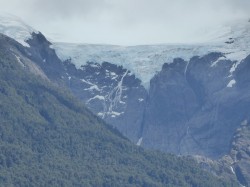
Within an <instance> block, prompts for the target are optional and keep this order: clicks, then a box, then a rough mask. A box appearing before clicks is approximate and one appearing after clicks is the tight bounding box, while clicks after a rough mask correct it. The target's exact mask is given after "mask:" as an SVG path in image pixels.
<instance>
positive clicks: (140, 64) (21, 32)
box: [0, 14, 250, 88]
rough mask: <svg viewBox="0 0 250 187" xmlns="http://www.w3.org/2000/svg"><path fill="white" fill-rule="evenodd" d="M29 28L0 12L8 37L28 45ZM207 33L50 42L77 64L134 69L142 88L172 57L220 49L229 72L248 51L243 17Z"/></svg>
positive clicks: (249, 32)
mask: <svg viewBox="0 0 250 187" xmlns="http://www.w3.org/2000/svg"><path fill="white" fill-rule="evenodd" d="M32 32H37V31H36V30H35V29H33V28H32V27H30V26H28V25H27V24H25V23H24V22H23V21H22V20H21V19H19V18H18V17H15V16H13V15H8V14H2V15H1V14H0V33H3V34H5V35H7V36H9V37H12V38H13V39H15V40H17V41H18V42H19V43H21V44H22V45H23V46H26V47H29V44H28V43H27V42H26V40H27V39H29V38H30V37H31V33H32ZM208 35H209V37H208V38H210V39H211V40H209V41H208V42H206V43H199V44H166V45H141V46H114V45H93V44H70V43H54V44H53V48H54V49H55V50H56V53H57V54H58V56H59V57H60V58H61V59H62V60H67V59H71V61H72V62H73V63H74V64H75V65H76V67H77V68H81V66H82V65H85V64H86V63H87V62H89V61H91V62H94V63H95V62H97V63H102V62H104V61H106V62H110V63H113V64H116V65H122V66H123V67H124V68H126V69H128V70H130V71H131V72H132V73H134V74H135V75H136V77H138V78H139V79H140V80H141V81H142V85H143V86H144V87H145V88H149V82H150V80H151V79H152V77H153V76H154V75H155V74H156V72H158V71H160V70H161V67H162V65H163V64H164V63H171V62H173V59H174V58H183V59H184V60H185V61H188V60H189V59H190V58H192V57H193V56H204V55H206V54H208V53H210V52H222V53H224V54H225V58H224V59H226V58H228V59H230V60H233V61H237V62H236V63H235V64H234V66H233V67H232V69H231V71H230V73H232V72H233V71H234V70H235V69H236V68H237V65H238V64H239V63H240V61H241V60H242V59H244V58H245V57H246V56H247V55H249V54H250V22H249V21H247V20H239V21H234V22H233V23H229V24H226V25H224V26H219V27H218V28H217V29H214V30H213V32H212V33H208ZM219 60H223V59H219ZM219 60H218V62H219ZM218 62H215V63H214V64H213V66H212V67H214V66H216V65H217V63H218Z"/></svg>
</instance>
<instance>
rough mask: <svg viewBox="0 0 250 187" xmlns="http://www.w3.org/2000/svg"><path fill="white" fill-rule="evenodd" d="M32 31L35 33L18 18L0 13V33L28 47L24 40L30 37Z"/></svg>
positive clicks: (33, 30)
mask: <svg viewBox="0 0 250 187" xmlns="http://www.w3.org/2000/svg"><path fill="white" fill-rule="evenodd" d="M32 32H35V33H37V31H36V30H35V29H33V28H32V27H30V26H28V25H27V24H25V23H24V22H23V21H22V20H21V19H20V18H18V17H16V16H14V15H10V14H0V33H2V34H5V35H7V36H9V37H11V38H13V39H15V40H16V41H18V42H19V43H21V44H22V45H23V46H25V47H29V44H28V43H27V42H26V41H27V40H28V39H29V38H31V33H32Z"/></svg>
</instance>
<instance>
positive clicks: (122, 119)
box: [0, 21, 250, 186]
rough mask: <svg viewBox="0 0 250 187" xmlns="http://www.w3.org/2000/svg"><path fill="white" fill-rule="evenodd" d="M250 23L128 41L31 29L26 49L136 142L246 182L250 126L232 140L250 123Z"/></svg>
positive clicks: (51, 75)
mask: <svg viewBox="0 0 250 187" xmlns="http://www.w3.org/2000/svg"><path fill="white" fill-rule="evenodd" d="M3 25H4V24H3ZM0 28H1V27H0ZM4 28H5V29H4V30H3V31H4V33H5V34H6V33H7V34H8V32H7V31H8V27H4ZM22 29H24V30H25V27H24V26H22V27H20V29H18V31H20V32H21V31H22ZM249 29H250V23H249V22H247V21H239V22H237V23H233V24H232V25H230V26H226V27H223V29H219V32H215V33H216V35H217V36H218V37H217V38H216V37H214V38H215V39H214V40H212V41H211V42H209V43H204V44H189V45H183V44H175V45H158V46H130V47H122V46H111V45H88V44H65V43H50V42H49V41H47V39H46V38H45V37H44V36H43V35H42V34H41V33H37V32H36V31H35V30H34V31H35V32H32V33H29V34H28V35H27V36H26V37H25V39H24V40H23V42H26V43H27V45H28V46H24V49H23V50H24V52H22V53H25V54H27V56H28V58H29V59H30V60H31V61H33V62H34V63H35V64H36V67H37V69H38V70H39V71H38V72H40V74H42V76H44V77H46V78H47V79H48V80H50V81H51V82H53V83H54V84H57V85H58V86H60V87H67V88H69V89H70V90H71V92H72V93H73V94H74V95H75V96H76V97H77V98H79V99H80V100H81V101H82V102H83V103H84V104H85V105H86V106H87V107H88V108H89V109H90V110H91V111H92V112H94V113H95V114H96V115H97V116H99V117H100V118H102V119H103V120H105V121H106V122H107V123H109V124H111V125H113V126H114V127H116V128H117V129H118V130H119V131H120V132H121V133H122V134H123V135H125V136H126V137H128V138H129V139H130V140H131V141H133V142H134V144H137V145H141V146H143V147H146V148H150V149H157V150H161V151H165V152H170V153H174V154H178V155H193V156H194V155H195V156H196V155H200V156H202V157H204V158H205V160H206V159H209V160H210V159H212V161H211V162H212V163H213V164H212V167H213V166H216V167H217V166H218V168H219V169H218V170H219V171H218V172H217V171H216V173H220V169H221V168H222V166H223V165H225V166H226V170H228V173H230V174H231V175H233V176H234V177H237V179H238V181H239V182H240V183H241V184H242V185H244V186H248V185H249V184H250V181H249V176H248V175H249V174H248V173H249V172H247V171H249V170H248V169H249V168H248V164H245V163H247V162H248V156H249V152H248V151H246V148H247V147H248V146H249V142H250V140H249V136H248V131H246V134H244V138H242V139H243V140H244V144H241V143H237V145H239V146H237V149H236V148H235V146H234V142H235V141H236V139H235V136H236V134H237V132H238V129H239V128H241V124H242V123H243V122H245V121H246V122H247V123H246V124H248V121H249V111H250V110H249V106H248V103H249V98H250V97H249V90H250V89H249V63H250V62H249V59H250V57H249V56H248V55H250V51H249V49H250V48H249V47H250V46H249V45H250V44H249V38H250V37H249V33H250V32H249ZM22 33H23V31H22ZM26 33H27V32H26ZM17 35H18V34H17ZM12 37H13V38H15V36H12ZM58 56H59V58H58ZM20 59H21V60H22V58H20ZM33 71H34V70H33ZM242 139H240V140H242ZM237 142H238V140H237ZM241 145H242V146H241ZM243 145H244V146H243ZM235 151H237V152H240V154H243V153H244V154H243V155H244V157H238V158H239V159H235V154H233V153H232V152H235ZM242 151H243V152H242ZM247 155H248V156H247ZM196 157H197V156H196ZM201 160H203V159H201ZM209 162H210V161H209ZM242 163H243V164H242ZM204 164H205V165H207V164H208V163H206V162H203V161H202V162H201V165H204ZM223 167H224V166H223ZM209 168H210V169H209V170H213V169H214V168H212V169H211V167H210V166H209ZM212 172H214V171H212Z"/></svg>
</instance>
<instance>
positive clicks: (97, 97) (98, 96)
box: [86, 95, 105, 103]
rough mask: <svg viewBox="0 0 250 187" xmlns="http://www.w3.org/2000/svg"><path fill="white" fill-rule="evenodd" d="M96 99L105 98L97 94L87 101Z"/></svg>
mask: <svg viewBox="0 0 250 187" xmlns="http://www.w3.org/2000/svg"><path fill="white" fill-rule="evenodd" d="M95 99H98V100H103V101H104V100H105V98H104V97H103V96H102V95H96V96H95V97H92V98H90V99H89V100H87V102H86V103H89V102H90V101H92V100H95Z"/></svg>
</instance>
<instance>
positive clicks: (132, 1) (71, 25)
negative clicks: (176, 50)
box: [0, 0, 250, 44]
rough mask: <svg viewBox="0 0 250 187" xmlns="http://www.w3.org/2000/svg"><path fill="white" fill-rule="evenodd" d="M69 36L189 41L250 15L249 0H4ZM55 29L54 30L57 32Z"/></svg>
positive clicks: (93, 39) (42, 26) (49, 28)
mask: <svg viewBox="0 0 250 187" xmlns="http://www.w3.org/2000/svg"><path fill="white" fill-rule="evenodd" d="M0 3H1V7H0V10H6V11H9V12H12V13H13V14H17V15H18V16H20V17H22V18H23V19H24V20H25V21H26V22H28V23H29V24H31V25H32V26H34V27H36V28H37V29H39V30H41V31H44V32H45V33H47V34H48V35H49V36H51V37H53V38H54V35H55V33H58V36H59V35H60V36H61V38H62V39H63V40H65V41H73V42H77V41H80V42H91V43H95V42H98V43H114V44H146V43H165V42H181V41H183V42H186V41H187V38H188V40H192V39H194V40H195V38H190V36H191V35H192V34H193V33H195V32H196V31H197V30H199V29H202V28H203V29H204V28H208V27H213V26H215V25H218V24H222V23H224V22H228V21H231V20H237V19H239V18H246V17H250V13H249V12H250V11H249V10H250V1H249V0H188V1H187V0H174V1H173V0H22V1H20V0H0ZM52 33H53V34H52Z"/></svg>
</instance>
